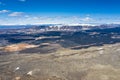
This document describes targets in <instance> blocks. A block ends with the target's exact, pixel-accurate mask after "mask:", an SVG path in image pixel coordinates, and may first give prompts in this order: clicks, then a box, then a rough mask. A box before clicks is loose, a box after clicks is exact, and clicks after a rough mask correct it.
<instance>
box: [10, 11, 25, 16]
mask: <svg viewBox="0 0 120 80" xmlns="http://www.w3.org/2000/svg"><path fill="white" fill-rule="evenodd" d="M22 15H23V12H13V13H11V14H9V15H8V16H11V17H18V16H22Z"/></svg>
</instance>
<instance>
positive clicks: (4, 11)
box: [0, 10, 9, 13]
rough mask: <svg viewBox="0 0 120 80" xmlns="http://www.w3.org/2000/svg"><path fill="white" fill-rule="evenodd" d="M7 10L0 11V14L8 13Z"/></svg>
mask: <svg viewBox="0 0 120 80" xmlns="http://www.w3.org/2000/svg"><path fill="white" fill-rule="evenodd" d="M8 12H9V10H1V11H0V13H8Z"/></svg>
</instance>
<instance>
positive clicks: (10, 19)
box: [0, 0, 120, 25]
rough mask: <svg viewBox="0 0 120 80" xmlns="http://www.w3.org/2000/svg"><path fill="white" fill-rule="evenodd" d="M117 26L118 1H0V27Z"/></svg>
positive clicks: (119, 18) (119, 16)
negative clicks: (32, 25)
mask: <svg viewBox="0 0 120 80" xmlns="http://www.w3.org/2000/svg"><path fill="white" fill-rule="evenodd" d="M77 23H82V24H86V23H87V24H98V23H99V24H104V23H120V0H0V25H23V24H77Z"/></svg>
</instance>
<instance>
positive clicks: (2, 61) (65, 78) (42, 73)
mask: <svg viewBox="0 0 120 80" xmlns="http://www.w3.org/2000/svg"><path fill="white" fill-rule="evenodd" d="M119 31H120V28H110V29H94V30H83V31H77V32H76V31H69V32H68V31H46V32H40V33H31V34H27V33H23V32H16V30H13V31H12V30H11V31H10V32H8V33H6V32H7V31H6V30H4V31H3V32H2V33H1V34H0V80H119V79H120V76H119V75H120V48H119V47H120V38H119V36H120V32H119Z"/></svg>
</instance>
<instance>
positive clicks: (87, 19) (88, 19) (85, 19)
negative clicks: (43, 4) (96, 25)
mask: <svg viewBox="0 0 120 80" xmlns="http://www.w3.org/2000/svg"><path fill="white" fill-rule="evenodd" d="M81 20H82V21H87V22H88V21H91V20H93V19H92V18H90V17H85V18H83V19H81Z"/></svg>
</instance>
